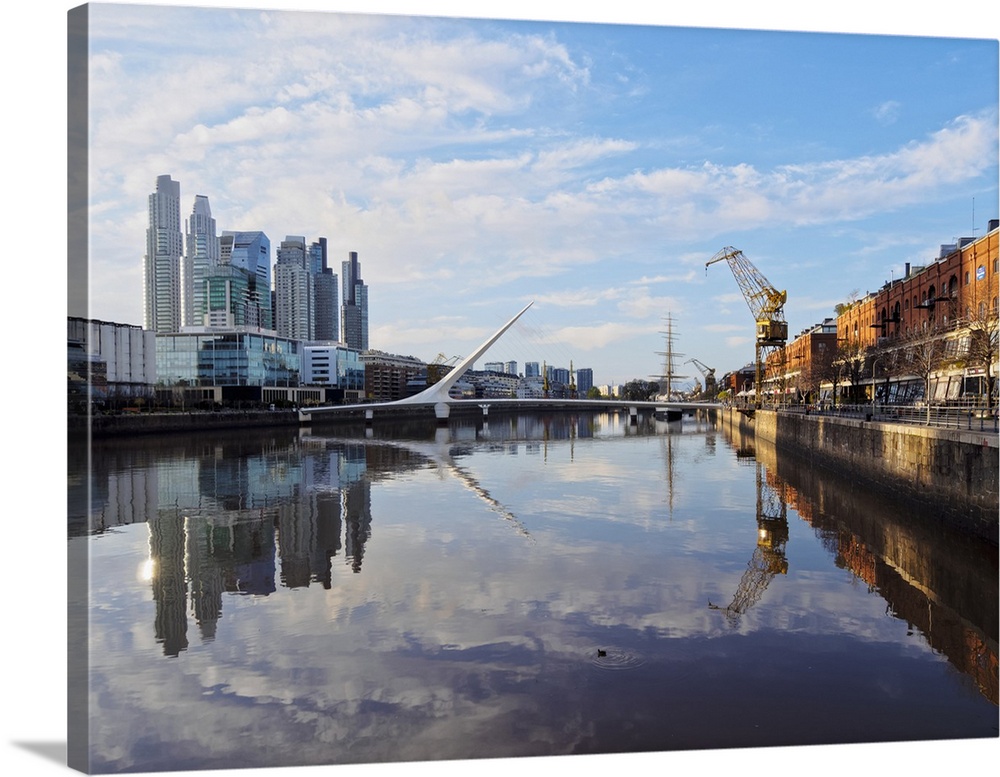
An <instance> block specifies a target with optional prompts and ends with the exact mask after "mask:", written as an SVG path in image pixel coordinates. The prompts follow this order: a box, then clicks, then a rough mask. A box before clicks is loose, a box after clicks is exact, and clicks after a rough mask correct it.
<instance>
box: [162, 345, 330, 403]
mask: <svg viewBox="0 0 1000 777" xmlns="http://www.w3.org/2000/svg"><path fill="white" fill-rule="evenodd" d="M156 369H157V381H156V386H157V397H158V400H159V401H160V402H162V403H165V404H170V405H174V406H179V407H182V408H188V407H198V406H206V405H208V406H212V405H227V406H234V405H236V406H240V405H243V406H255V405H268V404H274V403H281V404H286V403H290V404H313V403H317V404H319V403H324V402H325V401H326V393H325V391H324V389H322V388H313V387H303V386H302V385H301V373H302V343H301V342H299V341H298V340H292V339H289V338H286V337H279V336H278V335H277V334H276V333H275V332H274V331H273V330H269V329H258V328H255V327H235V328H214V327H185V328H183V329H182V331H180V332H174V333H168V334H160V335H157V337H156Z"/></svg>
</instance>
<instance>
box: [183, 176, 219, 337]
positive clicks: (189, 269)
mask: <svg viewBox="0 0 1000 777" xmlns="http://www.w3.org/2000/svg"><path fill="white" fill-rule="evenodd" d="M184 231H185V243H186V245H185V251H184V257H183V260H182V261H181V309H182V317H181V318H182V323H183V324H184V325H185V326H203V325H204V324H205V315H206V314H207V313H208V306H207V302H206V296H205V295H206V292H205V289H206V285H205V284H206V280H207V278H208V276H209V274H210V272H211V270H212V268H214V267H215V266H216V265H218V263H219V237H218V235H217V234H216V233H215V219H214V218H212V209H211V208H210V207H209V205H208V197H206V196H205V195H203V194H199V195H197V196H196V197H195V198H194V208H193V209H192V211H191V215H190V216H189V217H188V219H187V222H186V223H185V230H184Z"/></svg>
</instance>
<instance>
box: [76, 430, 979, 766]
mask: <svg viewBox="0 0 1000 777" xmlns="http://www.w3.org/2000/svg"><path fill="white" fill-rule="evenodd" d="M92 461H93V467H92V469H91V474H90V476H89V478H88V477H87V475H86V474H85V473H86V469H85V468H84V466H83V464H82V462H84V459H83V458H74V457H72V455H71V462H75V463H76V464H77V467H78V468H77V471H76V472H75V473H72V474H71V484H72V490H71V495H72V496H73V499H74V502H73V504H74V505H75V507H74V508H73V509H71V513H70V517H71V520H70V534H71V542H72V543H87V547H88V549H89V552H90V554H91V557H92V575H91V590H90V600H91V603H90V616H91V617H90V621H89V625H90V628H91V633H90V644H91V645H92V658H91V664H92V669H91V677H90V685H91V690H90V692H89V697H88V698H89V704H90V710H89V713H90V716H91V718H92V719H93V721H94V730H93V758H94V766H95V771H122V770H153V769H162V768H169V769H181V768H197V767H206V766H228V767H237V766H264V765H272V764H275V763H284V764H298V763H302V764H306V763H356V762H365V761H386V760H422V759H427V758H444V757H453V758H470V757H480V756H484V757H485V756H491V757H510V756H515V755H548V754H557V753H570V752H577V753H583V752H624V751H637V750H649V749H672V748H694V747H718V746H726V747H732V746H759V745H765V744H809V743H815V742H844V741H871V740H873V739H883V740H884V739H907V738H929V737H967V736H990V735H995V734H996V707H995V704H996V677H997V665H996V655H997V650H996V626H997V624H996V604H997V596H996V583H995V575H996V554H995V548H994V549H992V550H991V549H989V548H983V547H981V546H975V545H969V544H962V542H961V541H958V540H953V539H951V538H948V537H945V536H943V534H942V533H941V532H940V531H937V533H935V532H934V531H932V530H930V529H922V528H920V527H919V526H917V525H916V524H915V523H914V522H913V521H912V520H911V516H907V515H900V514H899V513H898V511H897V512H892V510H891V505H885V504H883V503H881V502H879V501H878V499H877V497H876V496H871V495H865V494H864V493H863V492H861V491H859V490H858V489H857V488H856V487H855V486H853V485H851V487H849V488H845V487H844V485H843V484H841V483H838V481H837V480H836V478H835V477H834V476H833V474H832V473H822V472H818V471H814V470H808V469H803V468H802V467H801V466H799V465H797V464H796V463H795V462H792V461H786V460H785V459H784V458H782V457H780V456H779V455H778V454H777V453H776V452H775V451H774V450H773V448H768V447H767V446H766V445H764V444H762V443H760V442H759V441H752V440H739V439H736V438H733V439H732V440H729V439H727V437H726V436H724V435H723V434H722V433H720V431H719V430H717V429H715V428H714V427H713V426H712V425H711V424H709V423H708V422H707V421H705V420H703V419H700V420H695V419H686V420H685V421H684V422H683V423H680V424H676V423H675V424H669V425H663V424H661V423H660V422H657V421H655V419H652V418H649V419H641V420H640V423H639V424H637V425H636V426H632V425H630V424H629V422H628V418H627V416H616V415H600V414H598V415H588V416H569V415H564V416H559V415H553V416H550V417H545V416H532V417H518V416H513V417H504V416H502V415H499V414H496V415H491V416H490V417H489V419H488V420H486V421H484V420H479V421H468V422H455V421H453V422H452V424H451V426H449V427H448V428H438V427H437V426H436V425H434V424H430V425H428V424H419V423H412V424H406V425H398V426H395V427H393V426H389V425H378V424H376V425H374V426H371V427H367V428H365V427H363V426H361V427H358V428H349V429H344V428H336V429H334V428H330V429H328V430H324V429H321V428H316V429H312V430H302V431H301V432H273V431H267V432H263V431H262V432H253V433H244V434H236V433H234V434H231V435H222V436H220V435H206V436H199V437H194V438H190V439H186V438H185V439H178V438H158V439H149V440H141V441H139V440H132V441H104V442H97V443H95V445H94V449H93V456H92ZM929 525H930V524H929ZM924 532H929V533H924ZM977 554H978V555H977ZM748 557H749V559H750V561H749V563H748ZM137 570H141V573H140V572H137ZM126 571H129V573H128V574H126ZM991 574H992V575H993V577H992V578H991V577H990V575H991ZM129 580H134V581H135V582H134V583H132V584H130V583H129ZM859 583H860V585H859ZM706 602H708V603H710V606H709V607H706ZM991 607H992V611H991V609H990V608H991ZM713 608H714V609H713ZM720 612H721V614H722V615H721V617H720ZM85 642H86V640H85ZM942 656H944V657H945V659H946V660H947V662H949V663H950V665H951V666H952V667H955V668H958V669H960V670H961V671H962V672H963V673H964V675H963V676H964V677H965V678H968V680H967V681H961V682H956V678H955V675H954V674H949V673H945V672H943V671H942V660H941V657H942ZM166 658H169V659H170V660H166ZM604 670H614V671H604ZM965 682H968V683H971V684H974V687H975V688H976V691H975V693H974V694H973V695H971V696H970V695H969V694H967V692H966V685H965V684H964V683H965ZM803 689H808V690H807V691H804V690H803ZM748 705H752V706H753V708H754V710H755V712H754V714H753V715H743V716H741V715H740V714H739V712H738V711H739V710H741V709H742V710H746V709H747V708H748ZM943 707H947V708H948V709H949V710H950V711H951V712H950V714H949V715H948V716H941V715H939V714H937V713H936V712H935V710H937V709H940V708H943ZM845 710H846V711H849V714H848V713H846V712H845ZM762 719H766V720H768V721H769V723H768V725H767V726H765V727H763V729H764V730H762V727H760V726H759V725H758V724H759V722H760V720H762ZM254 731H267V732H269V733H268V735H267V736H266V737H263V738H261V739H260V741H256V740H255V739H254V737H252V736H249V737H248V734H247V732H254Z"/></svg>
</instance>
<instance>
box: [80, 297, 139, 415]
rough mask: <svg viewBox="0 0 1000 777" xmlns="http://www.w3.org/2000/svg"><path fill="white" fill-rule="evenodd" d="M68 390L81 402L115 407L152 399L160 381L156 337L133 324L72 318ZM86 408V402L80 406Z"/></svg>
mask: <svg viewBox="0 0 1000 777" xmlns="http://www.w3.org/2000/svg"><path fill="white" fill-rule="evenodd" d="M67 345H68V371H69V384H70V385H69V391H70V394H71V395H72V397H75V401H76V403H77V405H80V403H81V402H82V403H84V406H85V403H86V401H87V400H86V399H85V397H87V396H88V395H89V401H91V402H93V403H94V404H95V405H97V406H99V407H103V408H107V409H114V408H117V407H122V406H126V405H131V404H134V403H135V402H136V401H139V400H142V401H145V400H148V399H151V398H152V396H153V386H154V384H155V383H156V381H157V368H156V335H155V333H154V332H152V331H149V330H145V329H143V328H142V327H140V326H136V325H134V324H117V323H114V322H111V321H98V320H94V319H86V318H78V317H72V316H70V317H69V318H68V320H67ZM80 409H82V406H81V407H80Z"/></svg>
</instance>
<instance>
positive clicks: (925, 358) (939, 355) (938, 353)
mask: <svg viewBox="0 0 1000 777" xmlns="http://www.w3.org/2000/svg"><path fill="white" fill-rule="evenodd" d="M899 354H900V356H899V358H900V366H901V367H902V369H904V370H905V371H906V372H908V373H909V374H911V375H916V376H917V377H919V378H921V379H922V380H923V382H924V402H925V403H926V405H927V422H928V423H930V420H931V376H932V375H933V374H934V372H935V371H936V370H937V369H938V367H940V366H941V364H942V362H943V360H944V355H945V340H944V338H943V337H941V336H940V335H937V334H935V333H934V332H933V331H931V332H930V333H928V332H924V331H915V332H912V333H911V334H909V335H905V336H904V337H903V338H902V341H901V343H900V350H899Z"/></svg>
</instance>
